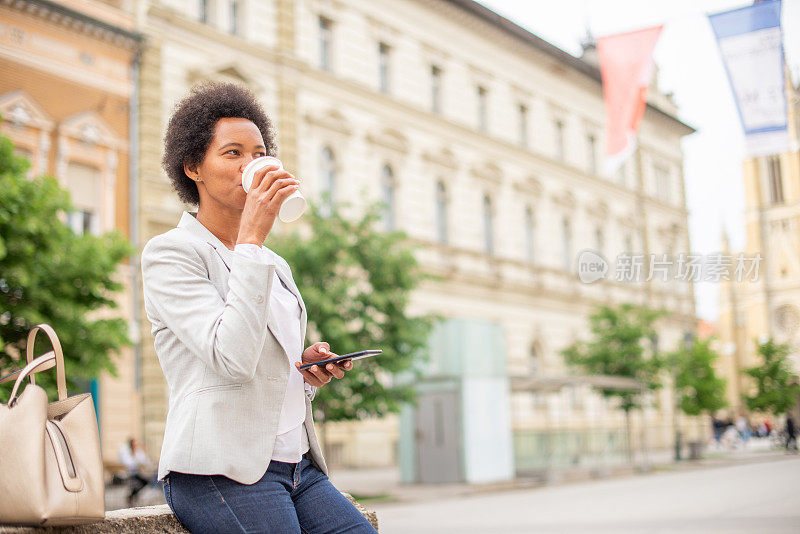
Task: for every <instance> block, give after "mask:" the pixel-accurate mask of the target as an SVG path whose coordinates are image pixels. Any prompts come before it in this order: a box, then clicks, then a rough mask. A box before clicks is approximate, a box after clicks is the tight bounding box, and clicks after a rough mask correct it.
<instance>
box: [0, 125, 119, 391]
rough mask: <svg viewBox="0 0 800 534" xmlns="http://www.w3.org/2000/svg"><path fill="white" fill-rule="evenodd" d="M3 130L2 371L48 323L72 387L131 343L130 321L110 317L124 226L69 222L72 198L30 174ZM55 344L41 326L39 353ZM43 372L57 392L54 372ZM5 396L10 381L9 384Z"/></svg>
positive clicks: (108, 365) (109, 365)
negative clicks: (111, 228) (81, 230)
mask: <svg viewBox="0 0 800 534" xmlns="http://www.w3.org/2000/svg"><path fill="white" fill-rule="evenodd" d="M13 151H14V147H13V145H12V143H11V141H10V140H9V139H8V138H7V137H4V136H0V374H6V373H7V372H11V371H13V370H15V369H17V368H20V367H22V366H23V365H24V363H25V344H26V340H27V336H28V332H29V330H30V329H31V328H32V327H33V326H35V325H36V324H38V323H49V324H50V325H51V326H52V327H53V328H54V329H55V331H56V333H57V334H58V337H59V339H60V341H61V345H62V347H63V349H64V359H65V367H66V376H67V385H68V388H70V389H73V390H75V389H76V388H79V389H81V388H83V387H85V383H86V381H88V380H91V379H93V378H95V377H97V376H98V375H99V373H100V372H101V371H108V372H111V373H114V371H115V369H114V364H113V361H112V354H113V353H114V352H115V351H118V350H119V348H120V347H121V346H123V345H130V340H129V338H128V325H127V323H126V321H125V320H124V319H122V318H119V317H110V316H109V315H110V313H109V312H108V311H107V310H108V309H109V308H116V307H117V305H116V303H115V302H114V300H113V298H114V293H116V292H118V291H119V290H120V289H122V287H123V286H122V284H121V283H120V282H119V281H118V280H116V278H117V276H118V271H117V268H118V266H119V264H120V262H121V261H123V259H125V258H126V257H128V256H129V255H130V254H131V253H132V252H133V250H132V247H131V246H130V245H129V244H128V242H127V241H126V239H125V238H124V237H123V236H122V235H121V234H119V233H118V232H116V231H115V232H109V233H106V234H103V235H101V236H94V235H88V234H83V235H78V234H76V233H75V232H73V231H72V230H71V229H70V228H69V227H68V226H67V225H66V224H65V223H64V222H63V220H62V219H63V218H64V215H63V214H64V213H67V212H69V211H71V210H72V209H73V208H72V204H71V201H70V198H69V194H68V193H67V191H65V190H64V189H62V188H61V187H60V186H59V184H58V181H57V180H55V179H54V178H52V177H46V176H45V177H36V178H33V179H28V178H27V177H26V172H27V170H28V169H29V167H30V163H29V162H28V161H27V160H26V159H25V158H22V157H19V156H16V155H15V154H14V152H13ZM48 350H50V345H49V341H48V340H47V336H45V335H43V333H41V332H40V333H39V336H38V337H37V342H36V349H35V351H34V355H37V356H38V355H41V354H43V353H44V352H46V351H48ZM37 378H39V380H37V384H41V385H43V386H44V387H45V389H47V390H48V393H49V395H50V397H51V398H53V396H54V392H55V373H54V372H45V373H43V374H40V375H39V376H38V377H37ZM2 388H3V390H2V391H1V392H0V394H2V396H0V400H2V401H5V400H7V397H8V393H9V392H10V389H11V386H10V385H9V384H4V385H3V386H2Z"/></svg>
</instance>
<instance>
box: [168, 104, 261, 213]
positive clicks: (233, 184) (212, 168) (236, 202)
mask: <svg viewBox="0 0 800 534" xmlns="http://www.w3.org/2000/svg"><path fill="white" fill-rule="evenodd" d="M266 155H267V150H266V148H265V146H264V138H263V137H261V131H260V130H259V129H258V127H257V126H256V125H255V124H254V123H253V122H251V121H249V120H247V119H242V118H234V117H228V118H224V119H220V120H218V121H217V124H216V125H215V126H214V138H213V139H212V140H211V144H210V145H209V147H208V150H206V154H205V156H204V157H203V162H202V163H200V165H198V166H197V168H195V169H190V168H189V167H188V166H187V167H185V168H184V170H185V172H186V175H187V176H189V177H190V178H192V179H193V180H198V179H199V181H198V182H197V190H198V193H199V194H200V204H201V205H203V204H216V205H221V206H224V207H227V208H232V209H236V210H239V211H241V210H242V209H244V203H245V200H246V199H247V193H245V191H244V189H242V171H243V170H244V168H245V166H246V165H247V164H248V163H250V162H251V161H253V160H254V159H255V158H259V157H261V156H266Z"/></svg>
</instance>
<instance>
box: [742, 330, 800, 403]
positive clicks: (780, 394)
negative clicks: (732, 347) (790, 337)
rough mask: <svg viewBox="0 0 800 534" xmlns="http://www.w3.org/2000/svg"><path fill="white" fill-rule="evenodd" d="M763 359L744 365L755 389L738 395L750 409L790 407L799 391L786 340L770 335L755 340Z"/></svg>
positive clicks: (745, 371) (799, 386) (795, 401)
mask: <svg viewBox="0 0 800 534" xmlns="http://www.w3.org/2000/svg"><path fill="white" fill-rule="evenodd" d="M756 344H757V345H758V354H759V356H760V357H761V358H763V360H764V363H762V364H761V365H756V366H755V367H750V368H747V369H744V370H743V372H744V373H745V374H746V375H748V376H750V377H751V378H753V381H754V382H755V384H754V386H755V392H754V393H753V395H747V394H744V395H742V398H743V400H744V401H745V403H746V404H747V407H748V408H749V409H750V410H753V411H759V412H769V413H773V414H782V413H786V412H788V411H790V410H791V409H792V408H793V407H794V406H795V404H796V403H797V397H798V395H800V384H798V376H797V374H795V373H794V372H793V371H792V366H791V363H790V362H789V359H788V356H789V354H790V353H791V348H790V347H789V344H788V343H776V342H775V341H774V340H773V339H772V338H770V339H769V340H767V341H766V342H765V343H756Z"/></svg>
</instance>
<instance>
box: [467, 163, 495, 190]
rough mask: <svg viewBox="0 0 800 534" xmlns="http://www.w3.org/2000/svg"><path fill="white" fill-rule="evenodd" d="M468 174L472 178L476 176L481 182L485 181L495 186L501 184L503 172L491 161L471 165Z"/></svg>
mask: <svg viewBox="0 0 800 534" xmlns="http://www.w3.org/2000/svg"><path fill="white" fill-rule="evenodd" d="M470 172H471V173H472V174H473V176H476V177H478V178H480V179H481V180H486V181H488V182H493V183H496V184H500V183H502V182H503V171H502V170H501V169H500V167H498V166H497V164H496V163H494V162H492V161H488V162H484V163H473V164H472V168H471V169H470Z"/></svg>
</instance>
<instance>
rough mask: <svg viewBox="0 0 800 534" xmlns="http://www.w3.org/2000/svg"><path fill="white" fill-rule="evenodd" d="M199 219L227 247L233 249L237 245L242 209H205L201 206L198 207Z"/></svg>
mask: <svg viewBox="0 0 800 534" xmlns="http://www.w3.org/2000/svg"><path fill="white" fill-rule="evenodd" d="M197 220H198V221H200V223H201V224H202V225H203V226H205V227H206V228H207V229H208V231H209V232H211V233H212V234H214V236H215V237H216V238H217V239H219V240H220V241H222V243H223V244H224V245H225V246H226V247H228V248H229V249H231V250H233V248H234V247H235V246H236V238H237V237H238V235H239V222H240V221H241V220H242V212H241V211H234V212H229V211H228V210H221V209H219V210H204V209H203V206H200V207H199V208H198V209H197Z"/></svg>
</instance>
